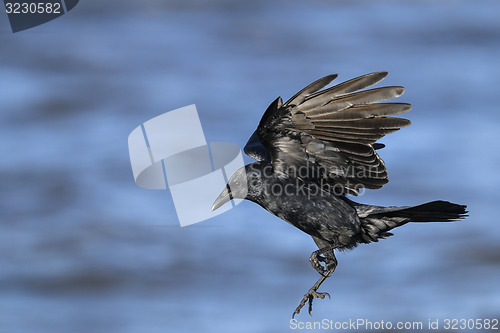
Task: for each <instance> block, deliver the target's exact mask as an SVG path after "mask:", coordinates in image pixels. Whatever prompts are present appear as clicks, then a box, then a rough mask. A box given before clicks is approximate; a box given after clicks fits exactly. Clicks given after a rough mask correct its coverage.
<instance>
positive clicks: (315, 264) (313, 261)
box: [309, 251, 326, 276]
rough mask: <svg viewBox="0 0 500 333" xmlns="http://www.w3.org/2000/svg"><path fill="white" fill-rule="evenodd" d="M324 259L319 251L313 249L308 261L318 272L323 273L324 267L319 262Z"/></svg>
mask: <svg viewBox="0 0 500 333" xmlns="http://www.w3.org/2000/svg"><path fill="white" fill-rule="evenodd" d="M325 260H326V259H325V258H324V257H322V256H321V255H320V253H319V251H314V252H313V253H312V254H311V257H310V258H309V262H310V263H311V266H312V267H313V268H314V269H315V270H316V271H317V272H318V273H319V274H320V275H323V276H324V274H325V268H324V267H323V266H322V265H321V264H320V261H323V262H324V261H325Z"/></svg>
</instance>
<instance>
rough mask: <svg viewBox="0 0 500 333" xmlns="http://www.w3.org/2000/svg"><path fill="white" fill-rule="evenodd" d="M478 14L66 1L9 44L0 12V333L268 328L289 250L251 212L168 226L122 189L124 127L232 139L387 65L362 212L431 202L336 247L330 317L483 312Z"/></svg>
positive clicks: (485, 20)
mask: <svg viewBox="0 0 500 333" xmlns="http://www.w3.org/2000/svg"><path fill="white" fill-rule="evenodd" d="M498 13H500V3H499V2H498V1H483V2H481V4H480V5H479V3H477V2H472V1H469V2H467V1H442V2H427V1H406V2H396V1H382V2H377V3H374V2H368V1H351V2H344V1H336V2H329V1H320V0H318V1H312V2H307V3H306V2H300V1H274V2H266V1H254V2H237V3H233V2H230V1H215V0H214V1H192V2H187V3H186V2H180V1H172V2H170V1H169V2H159V1H152V0H148V1H141V2H133V1H125V0H122V1H106V2H89V1H82V2H81V3H80V4H79V5H78V6H77V7H76V8H75V9H74V10H73V11H72V12H70V14H68V15H65V16H63V17H62V18H60V19H58V20H55V21H53V22H50V23H48V24H45V25H43V26H40V27H38V28H35V29H32V30H28V31H25V32H21V33H17V34H12V33H11V32H10V30H9V27H8V22H7V18H6V15H0V20H1V21H0V45H1V46H0V47H1V52H0V78H1V81H0V101H1V102H0V107H1V113H0V124H1V132H0V152H1V156H2V158H1V159H0V175H1V180H2V186H1V188H0V191H1V200H0V218H1V222H0V331H2V332H68V331H71V332H109V331H118V332H193V331H203V332H233V331H238V332H277V331H288V330H289V319H290V315H291V312H292V310H293V309H294V308H295V306H296V305H297V303H298V301H299V300H300V299H301V297H302V295H303V293H304V292H305V291H306V290H307V289H308V288H309V287H310V286H311V285H312V283H313V282H314V281H315V279H316V273H315V272H314V271H313V270H312V269H311V267H310V266H309V263H308V261H307V259H308V258H309V254H310V252H311V251H313V250H314V249H315V248H314V244H313V242H312V241H311V239H310V238H309V237H308V236H307V235H305V234H302V233H301V232H300V231H298V230H295V229H293V228H292V227H290V226H289V225H287V224H286V223H283V222H281V221H279V220H278V219H277V218H275V217H273V216H271V215H270V214H268V213H267V212H265V211H264V210H262V209H260V208H259V207H257V206H255V205H253V204H251V203H243V204H241V205H239V206H238V207H237V208H236V209H233V210H231V211H230V212H228V213H226V214H224V215H222V216H219V217H217V218H214V219H212V220H210V221H207V222H204V223H200V224H197V225H194V226H191V227H187V228H180V227H179V225H178V222H177V218H176V215H175V210H174V207H173V204H172V201H171V198H170V196H169V194H168V192H165V191H146V190H142V189H140V188H138V187H136V186H135V184H134V182H133V178H132V173H131V170H130V165H129V160H128V150H127V146H126V145H127V136H128V134H129V132H130V131H131V130H132V129H133V128H135V127H136V126H137V125H138V124H140V123H142V122H144V121H145V120H147V119H150V118H152V117H154V116H156V115H158V114H161V113H163V112H166V111H169V110H173V109H176V108H178V107H182V106H185V105H189V104H193V103H196V105H197V108H198V111H199V113H200V116H201V118H202V123H203V126H204V130H205V133H206V136H207V139H208V141H231V142H236V143H237V144H239V145H243V144H244V143H245V142H246V140H247V137H248V136H249V135H250V134H251V133H252V132H253V130H254V128H255V126H256V125H257V123H258V121H259V119H260V117H261V115H262V113H263V111H264V110H265V108H266V107H267V105H268V104H269V103H270V102H271V101H273V100H274V99H275V98H276V97H277V96H278V95H281V96H283V98H288V97H290V96H291V95H292V94H293V93H295V92H296V91H297V90H298V89H301V88H302V87H303V86H304V85H305V84H307V83H309V82H311V81H313V80H315V79H317V78H319V77H321V76H323V75H326V74H329V73H332V72H338V73H339V74H340V79H339V80H343V79H349V78H351V77H353V76H356V75H361V74H365V73H368V72H371V71H378V70H388V71H389V72H390V75H389V77H388V78H387V79H386V80H385V81H384V83H386V84H388V85H399V84H401V85H404V86H405V87H406V88H407V92H406V94H405V95H404V96H403V97H401V98H400V100H401V101H406V102H410V103H412V104H413V107H414V108H413V111H412V112H411V113H410V114H408V117H409V118H410V119H411V120H412V122H413V125H412V126H411V127H409V128H406V129H404V130H403V131H401V132H400V133H395V134H392V135H390V136H388V137H386V138H384V140H383V142H384V143H385V144H386V145H387V148H386V149H384V150H383V151H382V152H381V155H382V157H383V158H384V160H385V162H386V164H387V166H388V168H389V174H390V179H391V182H390V184H389V185H387V186H385V187H384V188H383V189H381V190H379V191H373V192H370V193H367V194H366V195H365V196H363V197H361V198H359V200H360V201H362V202H368V203H374V204H380V205H406V204H417V203H420V202H424V201H429V200H434V199H448V200H451V201H455V202H458V203H465V204H467V205H468V206H469V208H470V211H471V213H470V214H471V217H470V218H468V219H467V220H465V221H463V222H460V223H454V224H441V225H439V224H431V225H422V224H420V225H407V226H405V227H404V228H401V229H399V230H397V231H396V232H395V233H396V237H393V238H391V239H388V240H385V241H383V242H380V243H376V244H371V245H369V246H366V245H365V246H360V247H359V248H357V249H356V250H355V251H352V252H348V253H345V254H341V255H339V256H338V259H339V268H338V270H337V272H336V273H335V275H334V277H333V278H331V279H329V280H328V281H327V282H326V283H325V284H324V286H323V288H322V289H323V290H325V291H329V292H330V293H331V294H332V301H328V300H324V301H317V302H315V309H314V312H313V317H312V318H310V317H309V316H307V315H306V314H301V315H300V316H299V318H298V319H299V320H321V319H322V318H328V319H333V320H335V321H342V320H349V319H356V318H369V319H371V320H412V321H424V322H427V321H428V319H429V318H432V319H433V318H438V317H439V318H446V317H452V318H463V317H465V318H484V317H490V318H492V317H495V316H496V317H497V318H498V316H499V314H500V289H499V286H498V277H499V273H500V266H499V264H500V256H499V253H500V245H499V239H500V228H498V227H497V226H496V225H497V224H498V221H497V217H496V206H497V199H498V194H497V187H498V185H499V183H500V182H499V180H500V177H499V176H498V172H497V168H498V165H500V154H499V151H498V147H497V142H498V139H499V133H500V131H499V129H500V126H499V123H500V116H499V112H498V110H497V105H498V103H497V99H498V92H499V91H498V90H499V87H500V65H499V62H498V59H500V21H499V20H498Z"/></svg>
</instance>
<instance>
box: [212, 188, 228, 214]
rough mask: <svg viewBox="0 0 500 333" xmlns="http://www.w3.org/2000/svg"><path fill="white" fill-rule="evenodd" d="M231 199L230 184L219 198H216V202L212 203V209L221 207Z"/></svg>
mask: <svg viewBox="0 0 500 333" xmlns="http://www.w3.org/2000/svg"><path fill="white" fill-rule="evenodd" d="M230 200H231V192H229V188H228V186H226V187H225V188H224V190H223V191H222V192H221V194H219V196H218V197H217V199H215V202H214V204H213V205H212V211H214V210H216V209H218V208H220V207H221V206H222V205H224V204H225V203H226V202H229V201H230Z"/></svg>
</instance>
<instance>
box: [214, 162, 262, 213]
mask: <svg viewBox="0 0 500 333" xmlns="http://www.w3.org/2000/svg"><path fill="white" fill-rule="evenodd" d="M264 173H265V172H264V169H262V167H261V166H260V164H259V163H252V164H249V165H246V166H244V167H241V168H239V169H238V170H237V171H236V172H235V173H234V174H233V175H232V176H231V178H230V179H229V182H228V183H227V185H226V187H225V188H224V190H222V192H221V194H219V196H218V197H217V199H216V200H215V202H214V204H213V206H212V210H213V211H214V210H216V209H217V208H220V207H221V206H222V205H224V204H225V203H226V202H229V201H230V200H232V199H248V200H251V201H255V199H256V198H258V197H259V196H260V193H261V192H262V188H263V183H262V179H263V176H264Z"/></svg>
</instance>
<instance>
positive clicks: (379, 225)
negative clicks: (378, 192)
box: [361, 200, 468, 243]
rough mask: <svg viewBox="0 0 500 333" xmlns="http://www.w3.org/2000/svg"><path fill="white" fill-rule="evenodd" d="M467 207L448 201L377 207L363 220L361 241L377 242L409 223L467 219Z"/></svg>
mask: <svg viewBox="0 0 500 333" xmlns="http://www.w3.org/2000/svg"><path fill="white" fill-rule="evenodd" d="M466 208H467V206H464V205H458V204H454V203H451V202H448V201H442V200H438V201H432V202H428V203H425V204H421V205H418V206H408V207H375V208H373V210H371V211H370V212H369V213H368V212H365V213H366V215H364V216H363V217H362V218H361V224H362V233H361V241H362V242H364V243H369V242H377V241H378V239H381V238H385V237H388V236H392V234H391V233H390V232H388V231H389V230H391V229H394V228H396V227H399V226H402V225H404V224H406V223H408V222H451V221H456V220H459V219H463V218H465V217H467V216H468V215H467V213H468V212H467V210H466Z"/></svg>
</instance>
